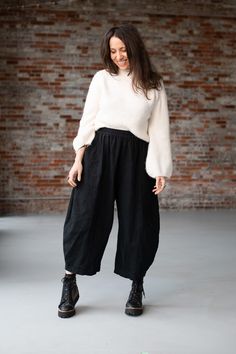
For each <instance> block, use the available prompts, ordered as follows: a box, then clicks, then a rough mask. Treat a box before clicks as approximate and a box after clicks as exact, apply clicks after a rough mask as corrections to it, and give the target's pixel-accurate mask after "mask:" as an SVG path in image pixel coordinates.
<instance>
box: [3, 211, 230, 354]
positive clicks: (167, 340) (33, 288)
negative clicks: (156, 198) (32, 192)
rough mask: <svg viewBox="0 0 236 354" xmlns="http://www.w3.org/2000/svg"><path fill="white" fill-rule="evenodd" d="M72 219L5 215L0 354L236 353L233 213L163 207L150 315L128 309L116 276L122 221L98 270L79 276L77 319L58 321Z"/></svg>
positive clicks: (123, 284) (149, 286)
mask: <svg viewBox="0 0 236 354" xmlns="http://www.w3.org/2000/svg"><path fill="white" fill-rule="evenodd" d="M63 222H64V216H27V217H3V218H1V219H0V229H1V235H0V276H1V283H0V288H1V291H0V297H1V302H0V303H1V315H0V336H1V340H0V353H1V354H13V353H14V354H47V353H55V354H74V353H76V354H77V353H81V354H144V353H145V354H208V353H209V354H222V353H224V354H235V353H236V316H235V315H236V311H235V310H236V296H235V294H236V271H235V269H236V214H235V211H232V210H231V211H229V210H225V211H188V212H186V211H184V212H174V211H168V212H162V214H161V227H162V231H161V241H160V248H159V251H158V254H157V257H156V259H155V262H154V264H153V265H152V267H151V268H150V270H149V272H148V273H147V276H146V278H145V292H146V298H145V299H144V305H145V312H144V314H143V315H142V316H141V317H138V318H130V317H128V316H126V315H125V314H124V305H125V302H126V299H127V296H128V293H129V290H130V283H131V282H130V281H129V280H128V279H124V278H122V277H119V276H118V275H115V274H114V273H113V265H114V255H115V247H116V234H117V217H116V215H115V220H114V225H113V230H112V233H111V237H110V240H109V243H108V246H107V249H106V252H105V255H104V258H103V263H102V271H101V272H100V273H98V274H97V275H96V276H93V277H87V276H78V277H77V281H78V285H79V289H80V295H81V297H80V300H79V302H78V305H77V314H76V316H74V317H73V318H71V319H60V318H58V317H57V305H58V303H59V299H60V295H61V282H60V279H61V278H62V276H63V255H62V226H63Z"/></svg>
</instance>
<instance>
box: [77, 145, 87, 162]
mask: <svg viewBox="0 0 236 354" xmlns="http://www.w3.org/2000/svg"><path fill="white" fill-rule="evenodd" d="M86 147H87V145H84V146H82V147H81V148H80V149H79V150H78V151H77V152H76V155H75V162H82V160H83V156H84V152H85V149H86Z"/></svg>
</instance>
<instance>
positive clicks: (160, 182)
mask: <svg viewBox="0 0 236 354" xmlns="http://www.w3.org/2000/svg"><path fill="white" fill-rule="evenodd" d="M165 186H166V181H165V177H160V176H158V177H156V184H155V186H154V189H153V190H152V191H153V193H154V194H159V193H161V192H162V191H163V189H164V188H165Z"/></svg>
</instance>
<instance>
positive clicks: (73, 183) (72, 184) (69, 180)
mask: <svg viewBox="0 0 236 354" xmlns="http://www.w3.org/2000/svg"><path fill="white" fill-rule="evenodd" d="M68 183H69V185H70V186H71V187H76V183H75V181H74V180H73V179H71V178H69V179H68Z"/></svg>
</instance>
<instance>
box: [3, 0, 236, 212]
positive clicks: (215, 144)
mask: <svg viewBox="0 0 236 354" xmlns="http://www.w3.org/2000/svg"><path fill="white" fill-rule="evenodd" d="M235 20H236V2H235V1H233V0H231V1H230V0H228V1H224V2H222V1H217V0H215V1H214V0H212V1H210V0H205V1H203V0H201V1H194V2H192V1H187V0H185V1H175V0H165V1H155V0H138V1H124V0H122V1H115V2H114V1H94V0H90V1H89V0H67V1H66V0H61V1H35V0H28V1H14V0H12V1H9V0H7V1H4V3H2V4H1V5H0V21H1V26H0V42H1V43H0V48H1V49H0V51H1V52H0V102H1V147H0V149H1V181H0V186H1V187H0V188H1V190H0V192H1V196H0V198H1V200H0V202H1V212H2V213H23V212H49V211H50V212H58V211H65V208H66V206H67V203H68V197H69V193H70V188H69V187H68V186H67V183H66V176H67V173H68V170H69V168H70V166H71V164H72V162H73V158H74V152H73V149H72V140H73V138H74V136H75V134H76V132H77V128H78V124H79V119H80V117H81V113H82V109H83V104H84V99H85V96H86V92H87V88H88V85H89V82H90V80H91V77H92V75H93V74H94V73H95V72H96V71H97V70H98V69H100V68H101V63H100V57H99V45H100V39H101V36H102V35H103V33H104V32H105V31H106V30H107V29H108V28H109V27H111V26H113V25H116V24H120V23H121V22H124V21H129V22H132V23H133V24H135V25H136V26H137V27H138V29H139V30H140V32H141V33H142V35H143V38H144V40H145V42H146V45H147V48H148V50H149V52H150V54H151V56H152V60H153V62H154V63H155V65H156V66H157V68H158V69H159V71H160V72H161V73H162V74H163V77H164V81H165V85H166V90H167V94H168V99H169V109H170V116H171V138H172V146H173V155H174V175H173V177H172V179H171V180H170V181H169V182H168V188H167V189H166V190H165V192H163V194H162V196H161V197H160V201H161V207H162V208H178V209H183V208H232V207H235V206H236V205H235V204H236V203H235V191H234V193H233V188H234V187H235V165H234V163H235V160H236V159H235V122H234V121H235V107H236V101H235V91H236V41H235V38H236V21H235Z"/></svg>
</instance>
